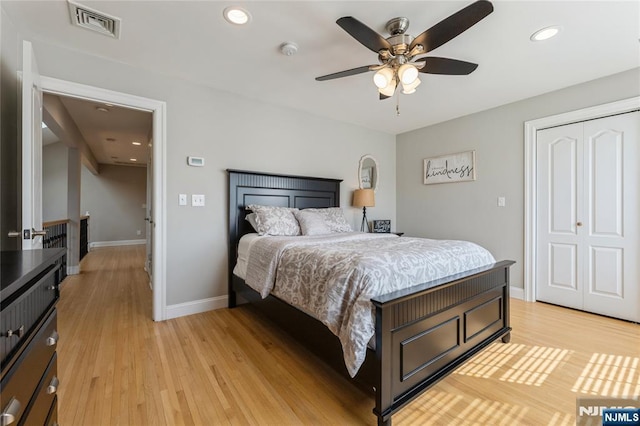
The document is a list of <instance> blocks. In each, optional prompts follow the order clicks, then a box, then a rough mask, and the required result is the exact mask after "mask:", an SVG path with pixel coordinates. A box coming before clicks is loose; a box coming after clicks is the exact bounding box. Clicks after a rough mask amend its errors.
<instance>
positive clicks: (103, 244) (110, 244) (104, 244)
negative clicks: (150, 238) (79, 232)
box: [89, 240, 147, 250]
mask: <svg viewBox="0 0 640 426" xmlns="http://www.w3.org/2000/svg"><path fill="white" fill-rule="evenodd" d="M146 243H147V240H118V241H92V242H90V243H89V250H91V249H93V248H98V247H116V246H137V245H142V244H146Z"/></svg>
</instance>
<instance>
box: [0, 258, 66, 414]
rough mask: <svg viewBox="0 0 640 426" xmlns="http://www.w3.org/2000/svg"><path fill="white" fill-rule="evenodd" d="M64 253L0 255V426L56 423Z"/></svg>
mask: <svg viewBox="0 0 640 426" xmlns="http://www.w3.org/2000/svg"><path fill="white" fill-rule="evenodd" d="M65 252H66V250H65V249H59V248H56V249H43V250H23V251H3V252H0V268H1V269H0V278H1V280H0V282H1V284H2V287H1V289H0V291H1V293H0V307H1V311H0V360H1V361H0V362H1V364H0V367H1V369H2V376H1V378H0V410H2V411H1V413H0V426H6V425H57V422H58V419H57V417H58V416H57V398H56V393H57V390H58V378H57V364H56V362H57V354H56V347H57V343H58V332H57V322H56V303H57V302H58V299H59V298H60V290H59V284H60V281H61V277H62V273H61V272H62V271H61V270H60V262H59V260H60V258H61V257H62V256H63V255H64V254H65Z"/></svg>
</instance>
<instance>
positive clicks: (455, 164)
mask: <svg viewBox="0 0 640 426" xmlns="http://www.w3.org/2000/svg"><path fill="white" fill-rule="evenodd" d="M422 177H423V180H424V184H425V185H429V184H432V183H453V182H465V181H469V180H476V152H475V151H465V152H459V153H457V154H448V155H442V156H440V157H431V158H425V159H424V169H423V172H422Z"/></svg>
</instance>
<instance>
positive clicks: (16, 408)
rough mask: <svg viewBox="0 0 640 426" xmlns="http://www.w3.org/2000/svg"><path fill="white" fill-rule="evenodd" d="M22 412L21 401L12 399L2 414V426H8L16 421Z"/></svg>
mask: <svg viewBox="0 0 640 426" xmlns="http://www.w3.org/2000/svg"><path fill="white" fill-rule="evenodd" d="M19 412H20V401H18V400H17V399H16V398H15V397H12V398H11V400H10V401H9V403H8V404H7V406H6V407H4V409H3V410H2V413H0V426H8V425H10V424H11V423H13V422H15V421H16V416H17V415H18V413H19Z"/></svg>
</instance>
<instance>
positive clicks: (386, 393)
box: [373, 302, 393, 426]
mask: <svg viewBox="0 0 640 426" xmlns="http://www.w3.org/2000/svg"><path fill="white" fill-rule="evenodd" d="M374 306H375V309H376V334H375V336H376V358H377V360H378V362H377V364H378V368H379V370H378V374H377V377H378V383H376V406H375V408H374V410H373V412H374V414H375V415H376V416H377V417H378V426H391V411H388V412H385V409H387V410H388V409H389V407H391V406H392V404H393V394H392V392H391V389H392V378H393V376H392V365H391V360H392V359H393V358H392V354H391V349H392V345H391V333H389V332H386V333H385V332H384V331H385V330H390V329H391V322H390V320H389V318H390V316H389V315H388V314H387V315H385V313H384V308H383V306H382V305H379V304H377V303H375V302H374Z"/></svg>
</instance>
